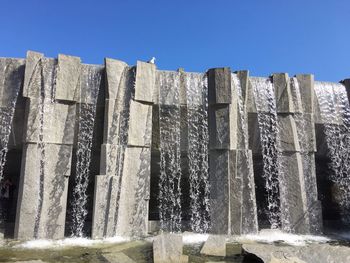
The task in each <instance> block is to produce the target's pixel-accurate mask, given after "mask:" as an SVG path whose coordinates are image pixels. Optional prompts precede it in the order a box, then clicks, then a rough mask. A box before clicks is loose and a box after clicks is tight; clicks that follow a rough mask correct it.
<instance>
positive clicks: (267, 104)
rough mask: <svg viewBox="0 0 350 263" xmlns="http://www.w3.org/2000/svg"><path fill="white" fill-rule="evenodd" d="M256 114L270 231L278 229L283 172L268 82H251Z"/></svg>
mask: <svg viewBox="0 0 350 263" xmlns="http://www.w3.org/2000/svg"><path fill="white" fill-rule="evenodd" d="M250 81H251V85H252V87H253V93H254V98H255V104H256V108H257V112H258V114H257V115H258V125H259V131H260V141H261V148H262V149H261V150H262V155H263V177H264V178H265V189H266V193H267V205H268V207H267V215H268V220H269V222H270V225H271V228H278V227H279V226H280V224H281V222H280V214H281V210H280V189H279V178H280V177H281V173H282V171H283V169H282V167H281V166H282V165H281V161H280V156H279V155H280V152H279V136H278V124H277V112H276V101H275V94H274V87H273V84H272V82H271V80H270V79H268V78H256V77H251V78H250Z"/></svg>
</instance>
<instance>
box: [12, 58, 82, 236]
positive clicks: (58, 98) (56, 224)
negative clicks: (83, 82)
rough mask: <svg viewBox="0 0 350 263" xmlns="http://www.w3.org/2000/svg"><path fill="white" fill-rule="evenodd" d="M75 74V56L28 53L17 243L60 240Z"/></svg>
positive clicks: (77, 72)
mask: <svg viewBox="0 0 350 263" xmlns="http://www.w3.org/2000/svg"><path fill="white" fill-rule="evenodd" d="M80 70H81V64H80V59H79V58H78V57H71V56H65V55H59V57H58V59H48V58H45V57H44V55H43V54H41V53H36V52H31V51H29V52H28V53H27V60H26V68H25V78H24V87H23V97H25V98H26V112H25V114H26V121H25V129H24V130H25V132H24V146H23V156H22V167H21V177H20V184H19V196H18V203H17V216H16V224H15V237H16V238H20V239H28V238H29V239H30V238H55V239H56V238H63V237H64V227H65V218H66V203H67V190H68V178H69V176H70V172H71V171H70V169H71V159H72V149H73V139H74V126H75V113H76V99H75V96H76V93H77V92H78V91H79V86H80V85H79V84H80V83H79V81H80V78H79V77H80ZM53 127H54V128H53Z"/></svg>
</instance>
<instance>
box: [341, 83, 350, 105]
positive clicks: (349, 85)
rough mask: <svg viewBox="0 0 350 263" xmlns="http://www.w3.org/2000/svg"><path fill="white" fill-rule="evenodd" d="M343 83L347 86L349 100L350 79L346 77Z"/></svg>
mask: <svg viewBox="0 0 350 263" xmlns="http://www.w3.org/2000/svg"><path fill="white" fill-rule="evenodd" d="M341 83H342V84H343V85H344V86H345V88H346V93H347V95H348V100H349V101H350V79H344V80H342V81H341Z"/></svg>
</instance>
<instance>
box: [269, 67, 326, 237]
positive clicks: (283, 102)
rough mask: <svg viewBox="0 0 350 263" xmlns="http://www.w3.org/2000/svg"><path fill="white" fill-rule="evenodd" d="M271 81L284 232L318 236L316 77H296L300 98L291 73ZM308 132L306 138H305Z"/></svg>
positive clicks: (276, 76)
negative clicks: (279, 159)
mask: <svg viewBox="0 0 350 263" xmlns="http://www.w3.org/2000/svg"><path fill="white" fill-rule="evenodd" d="M272 78H273V84H274V88H275V97H276V107H277V116H278V129H279V139H280V145H279V147H280V158H281V164H282V167H281V170H282V171H281V173H280V178H279V189H280V199H281V224H282V229H284V230H286V231H291V232H295V233H310V232H311V233H316V232H318V231H319V230H320V227H319V226H317V224H318V223H317V221H318V216H319V215H320V207H319V203H318V201H317V184H316V175H315V164H314V152H315V151H316V146H315V137H314V134H315V132H314V123H313V87H312V84H313V77H312V76H310V75H298V76H297V78H296V79H297V80H298V82H299V83H300V86H299V87H300V96H297V94H298V91H296V90H295V89H296V86H295V85H291V83H290V78H289V77H288V74H286V73H278V74H273V76H272ZM293 100H294V101H293ZM297 114H301V115H299V116H301V118H303V120H300V121H299V122H296V118H297ZM299 119H300V117H299V118H298V120H299ZM301 121H302V124H301V123H300V122H301ZM301 129H307V130H306V131H302V130H301ZM305 133H306V134H307V136H303V135H304V134H305ZM302 137H303V138H302Z"/></svg>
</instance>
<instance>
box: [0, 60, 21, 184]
mask: <svg viewBox="0 0 350 263" xmlns="http://www.w3.org/2000/svg"><path fill="white" fill-rule="evenodd" d="M0 70H1V71H2V72H4V76H7V77H9V78H11V76H9V74H10V73H11V71H12V70H13V68H12V64H10V63H9V61H7V60H6V61H5V63H4V65H1V69H0ZM6 82H7V81H6V77H4V78H3V83H2V84H1V85H2V86H3V87H4V88H6V85H7V83H6ZM10 87H12V86H11V85H10ZM20 88H21V86H20V85H15V87H14V90H11V91H6V90H5V91H6V92H8V93H9V95H8V97H7V98H8V99H7V101H6V106H5V107H1V108H0V182H2V179H3V176H4V168H5V164H6V157H7V152H8V143H9V138H10V133H11V126H12V120H13V116H14V114H15V108H16V102H17V97H18V94H19V90H20Z"/></svg>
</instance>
